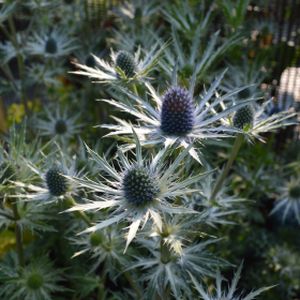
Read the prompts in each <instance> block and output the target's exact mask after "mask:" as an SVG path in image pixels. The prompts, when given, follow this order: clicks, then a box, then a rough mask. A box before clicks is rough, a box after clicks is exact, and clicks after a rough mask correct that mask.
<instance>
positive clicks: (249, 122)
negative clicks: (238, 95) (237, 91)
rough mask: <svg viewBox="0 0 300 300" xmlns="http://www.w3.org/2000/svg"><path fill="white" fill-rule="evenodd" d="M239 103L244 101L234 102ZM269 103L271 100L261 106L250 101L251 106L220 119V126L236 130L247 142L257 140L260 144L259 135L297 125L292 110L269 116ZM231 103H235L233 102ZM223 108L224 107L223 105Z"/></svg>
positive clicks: (261, 139)
mask: <svg viewBox="0 0 300 300" xmlns="http://www.w3.org/2000/svg"><path fill="white" fill-rule="evenodd" d="M241 101H245V100H239V101H236V102H237V103H240V102H241ZM271 101H273V100H272V99H270V100H268V101H266V102H264V103H262V104H258V103H254V102H253V101H252V104H249V105H247V106H246V107H243V109H241V110H239V111H237V112H235V113H234V114H233V115H231V116H230V117H229V118H227V119H222V120H221V121H222V124H223V125H224V126H226V127H232V128H236V129H238V130H239V132H241V133H243V134H244V135H245V137H246V138H247V139H248V140H249V141H252V140H254V139H258V140H260V141H261V142H264V139H263V138H262V137H261V135H260V134H261V133H266V132H271V131H275V130H277V129H279V128H283V127H285V126H289V125H295V124H297V120H296V118H295V117H296V115H297V114H296V113H295V111H294V110H293V109H290V110H285V111H280V112H278V113H274V114H272V115H269V113H268V109H267V108H268V106H269V105H270V102H271ZM232 102H233V103H235V100H233V101H232ZM231 105H232V104H231ZM224 106H225V107H226V105H225V104H224Z"/></svg>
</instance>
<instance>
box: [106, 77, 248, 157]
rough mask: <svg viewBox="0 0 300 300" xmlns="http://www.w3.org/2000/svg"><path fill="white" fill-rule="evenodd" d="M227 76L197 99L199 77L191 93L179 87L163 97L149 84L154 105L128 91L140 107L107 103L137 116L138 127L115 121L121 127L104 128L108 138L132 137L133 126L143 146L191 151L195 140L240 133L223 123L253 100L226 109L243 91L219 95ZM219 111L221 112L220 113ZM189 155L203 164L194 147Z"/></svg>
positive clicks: (120, 103)
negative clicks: (175, 147)
mask: <svg viewBox="0 0 300 300" xmlns="http://www.w3.org/2000/svg"><path fill="white" fill-rule="evenodd" d="M223 75H224V74H222V75H221V76H219V77H218V78H217V79H216V80H215V81H214V82H213V83H212V84H211V86H210V88H209V89H208V90H207V91H204V92H203V94H201V95H199V96H198V97H194V96H193V94H194V84H195V81H194V80H195V78H194V80H192V81H191V83H190V89H189V90H187V89H185V88H183V87H179V86H178V85H175V86H171V87H170V88H169V89H168V90H167V91H166V92H165V93H164V94H163V96H162V97H161V96H160V95H159V94H158V93H157V92H156V91H155V90H154V88H153V87H152V86H151V85H150V84H149V83H147V84H146V86H147V88H148V92H149V93H150V95H151V97H152V100H153V102H154V106H152V105H151V104H150V103H149V101H147V100H146V99H143V98H142V97H140V96H137V95H135V94H133V93H131V92H130V91H128V90H124V93H125V94H126V95H127V96H128V98H129V99H130V100H131V101H134V103H135V104H136V105H132V104H131V103H128V102H125V101H124V102H120V101H115V100H103V101H105V102H107V103H110V104H111V105H113V106H115V107H116V108H118V109H120V110H122V111H124V112H127V113H129V114H131V115H132V116H134V117H136V119H137V120H138V124H134V125H132V124H130V123H128V122H127V121H125V120H120V119H119V118H115V120H116V121H117V123H118V124H117V125H113V124H109V125H102V126H101V127H103V128H107V129H110V130H111V132H110V133H108V134H107V136H117V135H129V134H131V132H132V126H133V127H134V130H135V131H136V133H137V135H138V136H139V139H140V141H141V144H142V145H160V144H163V145H165V146H170V145H180V146H181V147H183V148H188V147H189V145H191V144H192V143H193V142H194V141H199V142H201V141H202V140H205V139H215V138H222V137H230V136H232V135H233V134H235V133H236V132H237V130H236V129H234V128H232V127H229V126H226V127H225V126H222V124H220V121H221V120H223V119H225V118H226V117H228V116H229V115H230V114H231V113H232V112H234V111H236V110H238V109H239V108H241V107H243V106H245V105H246V104H248V103H249V102H252V101H253V99H246V100H243V101H240V102H239V103H237V104H234V105H232V106H228V107H227V108H225V109H222V107H220V104H221V103H223V102H226V101H229V100H230V99H231V98H232V96H233V95H235V94H236V93H238V92H239V91H240V90H242V89H243V88H240V89H237V90H234V91H232V92H230V93H227V94H224V95H221V96H215V94H216V93H217V88H218V86H219V84H220V82H221V79H222V77H223ZM218 109H221V111H220V112H216V111H217V110H218ZM189 154H190V155H191V156H192V157H193V158H194V159H196V160H197V161H200V158H199V155H198V153H197V151H196V149H195V148H194V147H191V148H189Z"/></svg>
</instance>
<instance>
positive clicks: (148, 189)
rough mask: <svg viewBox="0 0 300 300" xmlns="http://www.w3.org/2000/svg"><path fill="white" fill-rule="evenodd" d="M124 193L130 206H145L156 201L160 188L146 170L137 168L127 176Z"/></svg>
mask: <svg viewBox="0 0 300 300" xmlns="http://www.w3.org/2000/svg"><path fill="white" fill-rule="evenodd" d="M123 191H124V196H125V198H126V200H127V202H128V203H129V204H131V205H134V206H143V205H147V204H148V203H150V202H152V201H153V200H154V199H155V197H156V196H157V195H158V193H159V186H158V184H157V182H156V179H155V178H153V177H151V176H150V174H149V172H148V171H147V170H146V169H145V168H143V167H135V168H133V169H130V170H129V171H127V173H126V174H125V176H124V179H123Z"/></svg>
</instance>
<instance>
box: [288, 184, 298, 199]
mask: <svg viewBox="0 0 300 300" xmlns="http://www.w3.org/2000/svg"><path fill="white" fill-rule="evenodd" d="M289 196H290V197H291V198H293V199H300V186H299V185H298V184H296V183H295V184H292V185H291V186H290V187H289Z"/></svg>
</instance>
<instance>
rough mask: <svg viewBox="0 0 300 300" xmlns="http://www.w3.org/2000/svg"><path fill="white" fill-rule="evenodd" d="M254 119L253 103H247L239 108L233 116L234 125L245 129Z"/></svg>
mask: <svg viewBox="0 0 300 300" xmlns="http://www.w3.org/2000/svg"><path fill="white" fill-rule="evenodd" d="M253 121H254V108H253V106H252V105H246V106H244V107H242V108H240V109H238V110H237V111H236V113H235V115H234V117H233V126H234V127H236V128H239V129H244V128H245V126H252V125H253Z"/></svg>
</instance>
